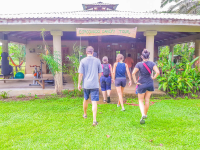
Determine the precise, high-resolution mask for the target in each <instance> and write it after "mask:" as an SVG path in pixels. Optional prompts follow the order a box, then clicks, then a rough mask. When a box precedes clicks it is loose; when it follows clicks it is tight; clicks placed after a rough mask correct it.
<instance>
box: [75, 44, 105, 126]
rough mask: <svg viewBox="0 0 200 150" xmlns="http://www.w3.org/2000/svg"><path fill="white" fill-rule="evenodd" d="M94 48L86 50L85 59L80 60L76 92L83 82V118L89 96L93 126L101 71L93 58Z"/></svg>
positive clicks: (95, 123) (95, 122)
mask: <svg viewBox="0 0 200 150" xmlns="http://www.w3.org/2000/svg"><path fill="white" fill-rule="evenodd" d="M93 53H94V48H93V47H92V46H88V47H87V48H86V54H87V57H86V58H84V59H82V60H81V62H80V66H79V70H78V73H79V78H78V90H79V91H80V90H81V88H82V87H81V81H83V91H84V101H83V111H84V114H83V118H87V107H88V101H87V100H88V99H89V95H91V101H92V111H93V126H96V125H97V124H98V122H97V121H96V115H97V101H99V78H100V76H101V73H102V72H103V69H102V67H101V62H100V60H99V59H97V58H95V57H93Z"/></svg>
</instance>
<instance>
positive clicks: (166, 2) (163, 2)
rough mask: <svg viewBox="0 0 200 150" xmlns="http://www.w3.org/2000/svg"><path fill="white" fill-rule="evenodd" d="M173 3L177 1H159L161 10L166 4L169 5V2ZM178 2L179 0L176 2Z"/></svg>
mask: <svg viewBox="0 0 200 150" xmlns="http://www.w3.org/2000/svg"><path fill="white" fill-rule="evenodd" d="M175 1H177V0H162V1H161V6H160V7H161V8H163V7H164V6H166V5H167V4H168V3H171V2H175ZM178 1H180V0H178Z"/></svg>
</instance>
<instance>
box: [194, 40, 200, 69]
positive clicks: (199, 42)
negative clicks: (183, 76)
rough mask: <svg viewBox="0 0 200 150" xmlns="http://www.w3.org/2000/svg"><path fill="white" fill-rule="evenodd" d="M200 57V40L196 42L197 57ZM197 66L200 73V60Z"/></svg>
mask: <svg viewBox="0 0 200 150" xmlns="http://www.w3.org/2000/svg"><path fill="white" fill-rule="evenodd" d="M198 56H200V40H196V41H195V57H198ZM195 64H196V66H198V69H199V71H200V58H199V59H198V60H197V61H196V63H195Z"/></svg>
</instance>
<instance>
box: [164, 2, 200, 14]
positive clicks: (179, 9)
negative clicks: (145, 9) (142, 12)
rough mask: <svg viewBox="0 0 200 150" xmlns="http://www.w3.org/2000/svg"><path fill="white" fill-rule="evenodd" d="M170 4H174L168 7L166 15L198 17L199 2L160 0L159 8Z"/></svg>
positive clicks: (199, 11) (199, 12)
mask: <svg viewBox="0 0 200 150" xmlns="http://www.w3.org/2000/svg"><path fill="white" fill-rule="evenodd" d="M171 2H175V3H176V4H175V5H172V6H170V7H169V9H168V10H167V13H181V14H199V15H200V0H162V2H161V8H163V7H164V6H166V5H167V4H168V3H171Z"/></svg>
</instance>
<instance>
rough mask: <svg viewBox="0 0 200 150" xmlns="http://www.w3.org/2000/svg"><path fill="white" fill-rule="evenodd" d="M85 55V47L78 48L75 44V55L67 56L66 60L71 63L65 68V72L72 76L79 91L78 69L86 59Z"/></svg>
mask: <svg viewBox="0 0 200 150" xmlns="http://www.w3.org/2000/svg"><path fill="white" fill-rule="evenodd" d="M84 53H85V47H82V46H77V45H76V43H75V44H74V46H73V54H72V55H67V57H66V59H68V60H69V61H70V62H71V63H70V64H68V65H67V66H66V67H65V71H66V72H67V73H68V74H69V75H71V76H72V80H73V82H74V87H75V89H77V87H78V68H79V64H80V60H81V59H83V58H84V57H86V55H84Z"/></svg>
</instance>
